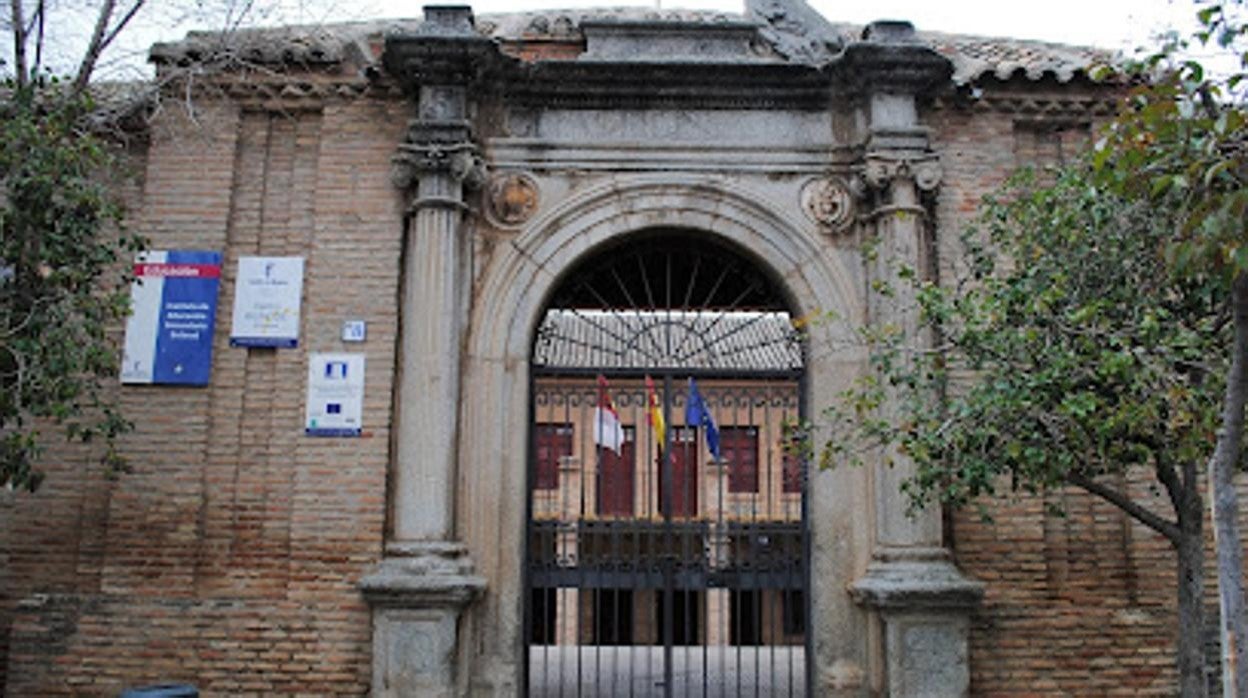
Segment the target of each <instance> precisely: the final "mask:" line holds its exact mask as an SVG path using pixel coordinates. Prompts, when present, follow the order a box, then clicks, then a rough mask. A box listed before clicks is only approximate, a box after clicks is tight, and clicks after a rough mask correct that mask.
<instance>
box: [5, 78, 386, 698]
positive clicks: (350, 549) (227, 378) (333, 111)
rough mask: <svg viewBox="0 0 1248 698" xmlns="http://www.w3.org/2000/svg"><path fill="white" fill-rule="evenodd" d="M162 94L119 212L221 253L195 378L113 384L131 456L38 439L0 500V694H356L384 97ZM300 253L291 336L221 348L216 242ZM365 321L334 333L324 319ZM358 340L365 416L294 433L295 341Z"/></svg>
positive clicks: (364, 648)
mask: <svg viewBox="0 0 1248 698" xmlns="http://www.w3.org/2000/svg"><path fill="white" fill-rule="evenodd" d="M196 107H197V110H198V113H197V114H196V119H195V120H194V122H192V121H190V120H188V119H186V118H184V117H183V115H181V114H179V113H178V111H177V109H176V108H170V109H168V110H167V111H166V112H165V113H164V114H163V116H162V119H161V121H160V122H158V123H157V124H156V128H155V129H154V131H153V134H154V135H153V139H152V142H151V144H150V146H149V150H148V152H147V157H146V162H145V168H142V169H141V170H140V174H141V178H140V184H139V185H137V188H136V191H134V192H132V197H131V198H132V199H133V200H134V201H133V205H132V210H133V211H134V215H133V216H132V217H131V219H130V220H131V225H132V226H133V227H134V228H136V229H137V230H138V231H139V232H142V233H144V234H145V235H147V236H149V237H150V238H151V241H152V246H153V248H154V249H184V248H199V249H214V250H220V251H223V252H224V253H225V262H224V269H223V278H222V284H221V294H220V297H219V308H218V314H217V326H216V336H215V344H214V361H213V374H212V382H211V385H209V386H208V387H205V388H174V387H161V386H153V387H138V386H127V387H125V388H122V387H120V386H118V387H117V388H116V389H117V390H119V391H120V393H121V395H122V401H123V405H124V408H125V413H126V415H127V416H128V417H129V418H131V419H132V420H133V421H134V422H135V423H136V425H137V429H136V431H135V432H134V433H133V434H131V435H130V436H129V437H127V439H126V443H125V452H126V454H127V456H128V457H129V459H130V463H131V464H132V466H133V472H132V473H129V474H126V475H123V476H122V477H121V478H120V479H119V480H117V481H115V482H109V481H107V480H105V479H104V478H103V476H102V473H101V472H100V470H99V467H98V466H97V465H96V464H95V461H94V456H93V455H92V454H91V453H90V452H88V451H86V450H85V449H81V448H77V447H64V448H58V449H55V450H54V451H53V452H52V453H51V454H50V456H49V458H47V459H46V463H45V468H46V471H47V474H48V477H47V480H46V481H45V482H44V484H43V487H42V488H41V489H40V491H39V492H38V493H36V494H34V495H25V494H22V495H13V494H10V495H7V498H6V499H5V500H4V501H3V502H0V560H2V561H3V562H4V570H5V573H4V575H3V576H2V577H0V636H2V637H5V638H7V639H8V651H7V652H6V654H7V656H8V664H7V671H6V676H5V677H4V680H5V682H6V692H7V694H8V695H13V696H26V695H55V694H66V695H68V694H74V695H115V694H116V692H117V691H118V690H120V689H121V688H122V687H125V686H133V685H139V684H144V683H151V682H160V681H186V682H191V683H196V684H197V685H199V686H200V688H201V689H204V690H206V692H207V693H208V694H210V695H212V694H215V695H246V694H251V695H275V694H295V693H305V694H315V695H329V694H332V695H344V694H347V695H349V694H363V693H366V692H367V689H368V683H369V675H370V674H369V672H370V661H369V658H370V656H371V651H370V647H369V641H370V624H369V613H368V608H367V606H366V605H365V604H364V602H363V600H362V599H361V597H360V595H359V593H358V591H357V590H356V588H355V584H356V581H357V580H358V579H359V578H360V576H361V575H362V574H364V573H365V571H366V570H367V569H368V568H369V567H370V566H371V565H372V564H374V563H375V562H376V561H377V560H378V559H379V557H380V554H381V542H382V540H383V527H384V525H385V521H384V517H385V511H386V502H385V492H386V486H385V482H386V465H387V461H388V451H389V428H390V407H391V391H390V386H391V383H392V371H393V366H394V345H395V338H396V333H397V326H398V317H397V292H398V291H397V284H398V279H399V258H400V252H401V238H402V228H401V223H400V221H401V220H402V213H401V208H400V207H401V204H402V202H401V200H400V197H399V195H398V193H397V192H396V191H395V190H394V188H393V186H392V185H391V184H390V182H389V159H390V156H391V154H392V153H393V149H394V146H395V144H396V143H398V142H399V140H400V138H401V129H402V127H403V125H404V123H405V118H406V114H407V109H408V107H407V105H406V104H405V103H404V102H403V101H402V100H401V99H398V98H395V99H391V98H389V97H385V96H383V98H380V99H358V100H355V99H330V100H326V101H322V102H312V103H303V102H296V103H291V104H276V105H275V104H272V103H266V104H257V105H255V106H254V107H251V106H248V105H247V103H246V102H243V103H242V106H240V105H239V104H237V103H233V104H218V103H212V102H205V103H200V104H197V105H196ZM254 254H265V255H301V256H303V257H305V260H306V271H305V282H304V305H303V317H302V326H301V341H300V347H299V348H298V349H294V350H285V349H282V350H273V349H236V348H231V347H229V346H228V334H229V329H230V309H231V307H232V303H233V287H234V274H235V267H236V263H237V259H238V257H240V256H243V255H254ZM348 318H359V319H365V320H367V321H368V324H369V325H368V341H367V342H366V343H365V344H363V345H349V346H348V345H343V344H342V343H341V342H340V341H339V331H340V326H341V322H342V321H343V320H345V319H348ZM335 350H337V351H344V350H346V351H363V352H365V353H366V354H367V362H368V364H367V385H366V399H365V408H364V427H365V434H364V437H363V438H360V439H312V438H306V437H304V436H303V409H304V384H305V376H306V371H307V364H306V361H307V354H308V352H309V351H335Z"/></svg>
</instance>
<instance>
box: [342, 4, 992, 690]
mask: <svg viewBox="0 0 1248 698" xmlns="http://www.w3.org/2000/svg"><path fill="white" fill-rule="evenodd" d="M428 13H429V14H428V18H427V21H426V23H425V25H422V26H423V28H422V30H421V31H420V32H418V33H414V34H410V35H394V36H391V37H390V38H389V39H388V40H387V48H386V53H385V56H386V58H385V60H386V66H387V69H388V70H389V71H390V72H391V73H392V74H394V75H398V76H402V78H401V82H402V83H403V85H404V87H405V89H407V90H408V92H409V93H410V94H412V95H413V96H415V97H416V99H417V105H416V106H417V108H416V118H414V119H413V120H412V121H411V122H410V123H409V125H408V128H407V130H406V138H405V140H404V142H403V143H402V144H401V145H400V147H399V152H398V154H397V155H396V156H395V157H394V165H395V172H394V174H395V182H396V183H397V184H398V185H399V186H400V187H402V188H403V190H404V191H407V192H410V193H411V198H410V200H409V202H408V204H407V206H406V208H405V211H406V217H405V252H404V258H403V296H402V327H401V333H400V334H401V336H400V340H399V343H398V346H399V351H400V357H399V374H398V380H397V386H396V389H395V406H396V407H395V414H396V419H395V426H394V445H393V449H392V462H393V466H392V470H391V476H390V479H389V497H390V500H391V512H392V514H391V517H390V533H389V537H388V540H387V542H386V548H385V558H384V559H383V560H382V561H381V563H380V564H379V565H378V567H377V569H376V571H375V572H374V573H372V574H370V575H368V576H366V577H365V578H364V579H363V580H362V581H361V588H362V589H363V591H364V594H365V597H366V599H367V600H368V601H369V602H370V603H371V604H372V608H373V625H372V627H373V640H372V649H373V690H374V693H375V694H376V695H379V696H407V695H421V696H426V695H428V696H452V695H473V696H515V695H523V694H526V693H527V694H529V695H532V696H547V695H561V694H562V695H577V694H578V693H579V694H580V695H587V694H588V695H604V696H605V695H634V696H637V695H643V696H645V695H649V696H665V695H681V696H685V695H688V696H692V695H747V694H749V695H754V694H758V695H803V694H805V695H820V696H831V697H833V698H839V697H842V696H843V697H850V696H854V697H857V696H866V695H878V694H881V693H882V692H885V691H886V692H888V693H889V694H891V695H894V696H920V695H951V696H953V695H961V694H962V693H964V692H965V690H966V685H967V671H966V651H967V650H966V636H967V609H968V608H970V607H971V606H973V605H974V603H975V601H976V600H977V599H978V596H979V593H980V590H979V587H978V586H976V585H975V584H973V583H970V582H968V581H967V580H965V579H964V578H963V577H962V576H961V575H960V573H958V572H957V570H956V569H955V568H954V567H953V566H952V565H951V564H950V562H949V558H948V553H947V551H946V550H944V549H943V548H942V547H941V530H940V520H939V517H938V515H937V513H936V512H930V511H929V512H921V513H920V515H919V516H917V517H910V516H908V515H907V512H906V502H905V501H904V499H903V498H902V497H901V495H900V493H899V490H898V484H899V482H900V479H901V478H903V477H904V476H905V470H904V468H895V469H892V470H886V469H882V468H862V469H853V468H842V469H838V470H833V471H824V472H818V473H806V476H805V477H803V475H802V472H803V471H802V465H801V462H800V460H797V459H794V458H792V457H787V458H786V454H787V453H788V452H789V446H790V445H791V444H790V443H789V441H790V439H789V436H790V435H789V433H788V432H787V431H786V425H789V424H792V423H793V422H795V421H797V420H799V419H800V418H801V416H802V414H803V409H804V408H806V407H807V406H810V407H814V408H817V407H819V406H822V405H827V404H830V403H831V402H832V401H833V400H835V399H836V395H837V394H838V392H839V391H840V390H841V389H842V388H843V387H844V386H845V385H846V384H847V383H848V382H849V381H851V380H852V379H853V377H854V376H856V375H859V374H860V373H861V371H862V370H863V369H864V367H865V364H866V357H865V355H864V352H863V350H862V348H861V347H860V346H856V345H855V343H854V342H852V341H849V338H848V337H846V336H842V335H838V325H836V324H834V323H827V322H817V323H811V324H809V325H806V326H804V327H803V330H804V331H805V332H806V333H807V335H808V336H807V337H806V338H805V343H804V344H803V343H802V342H801V341H799V340H798V338H797V335H796V333H795V331H794V327H793V323H794V318H806V317H808V316H811V317H813V316H818V315H820V314H825V313H826V314H828V315H829V316H834V317H838V318H844V319H848V320H849V323H848V324H849V325H856V324H859V323H862V322H888V323H895V324H896V323H902V324H904V323H905V322H907V321H908V320H907V318H906V316H905V315H904V313H899V312H897V310H896V308H895V307H889V306H879V307H874V306H873V307H871V308H870V309H868V307H867V294H866V293H865V289H866V288H867V287H868V285H869V284H870V283H872V282H874V281H877V280H886V279H881V278H880V275H885V274H890V273H895V270H890V269H887V268H884V267H878V268H876V267H871V266H868V265H864V264H863V258H862V256H861V254H860V251H859V250H858V249H857V245H856V240H858V239H861V238H859V237H858V236H860V235H862V236H865V235H871V236H875V237H876V238H877V239H878V241H879V245H882V246H885V247H887V248H888V249H889V250H890V251H892V252H893V253H895V254H897V255H903V256H905V258H907V259H912V260H913V262H914V264H913V265H912V266H913V267H915V268H924V267H923V260H922V255H923V249H924V248H923V240H924V238H925V236H926V234H927V232H926V228H925V223H924V221H925V216H926V209H925V208H924V202H923V201H921V200H920V194H921V192H930V191H931V190H933V189H934V188H935V187H936V186H937V184H938V183H939V180H940V169H939V167H938V166H937V164H936V162H935V158H934V156H932V155H931V154H930V152H929V149H928V145H927V141H926V132H925V131H924V130H923V129H921V128H919V127H918V126H917V124H916V123H915V117H916V112H915V107H914V101H913V95H911V94H910V93H909V92H906V91H905V90H908V89H912V88H914V86H915V85H917V84H918V83H913V82H906V81H912V80H913V79H914V76H915V75H919V74H920V73H921V74H922V75H924V76H927V75H928V74H929V73H930V74H931V75H935V74H937V73H938V72H939V71H940V70H943V67H942V66H945V65H946V63H945V62H944V59H941V58H939V57H938V56H935V54H933V53H931V52H930V50H928V49H925V48H920V47H917V46H914V45H913V44H911V43H909V42H908V39H906V38H905V37H904V36H901V35H898V37H897V41H895V42H891V41H892V40H891V39H889V37H890V36H892V35H891V34H888V33H887V32H885V33H883V34H881V35H880V36H881V37H882V39H883V40H882V41H881V42H878V43H877V44H871V45H870V46H867V47H865V48H864V49H863V50H864V51H867V53H864V54H862V55H861V56H857V54H856V58H855V60H858V59H860V58H861V59H863V60H865V58H866V57H868V56H867V54H870V56H874V57H875V58H878V59H880V60H881V61H884V59H888V60H892V59H893V58H895V57H896V56H897V55H899V54H905V55H907V56H910V57H912V58H913V59H914V60H915V61H918V62H919V63H921V64H922V65H925V66H927V67H926V68H924V70H923V71H920V73H911V72H906V73H904V74H901V73H898V74H896V75H894V74H892V73H887V74H885V73H882V74H880V75H879V76H877V77H878V80H876V81H875V82H872V83H870V84H871V85H872V88H871V89H872V90H877V91H878V94H877V92H870V94H869V95H866V96H863V95H855V96H853V97H852V99H851V98H850V97H849V96H846V97H845V99H844V100H843V101H842V102H838V103H837V104H838V106H836V109H835V110H834V111H836V110H841V111H836V113H832V112H825V111H821V110H820V109H821V108H820V109H816V108H815V105H816V104H826V102H824V101H820V100H814V101H804V100H807V99H808V97H809V96H810V95H811V94H812V93H810V92H809V91H808V90H807V88H808V87H809V85H808V84H807V82H806V81H807V80H808V79H810V78H811V74H808V73H807V72H806V71H805V70H804V69H798V70H788V69H782V70H780V71H775V70H772V69H771V68H770V67H767V66H763V65H754V63H755V62H757V61H756V59H757V57H756V56H753V54H749V53H748V51H746V49H748V46H749V44H748V43H745V42H737V41H736V38H733V37H738V34H740V36H741V37H744V36H745V35H746V34H750V33H751V32H753V31H754V30H753V29H750V28H748V27H736V26H729V27H726V28H725V27H720V26H718V25H715V26H712V25H707V26H706V27H704V28H700V29H698V31H703V29H704V30H705V32H708V33H709V34H708V36H709V35H710V34H713V35H714V36H715V37H717V38H716V41H720V40H721V39H722V42H721V43H716V44H715V46H717V47H718V48H717V49H716V50H717V51H719V50H722V51H724V52H727V54H726V57H725V58H724V63H723V66H724V69H725V70H730V71H735V72H734V74H739V77H740V79H741V81H738V82H732V83H731V89H732V92H731V94H728V93H724V94H720V93H718V92H714V90H711V91H709V92H708V91H706V90H703V89H702V87H703V86H702V85H701V84H700V83H698V82H697V81H696V80H694V81H693V82H686V81H685V77H686V76H684V75H683V74H680V75H678V74H676V73H671V72H667V71H665V70H658V72H657V73H656V74H655V76H654V77H655V79H656V80H658V79H675V80H677V81H678V82H680V89H679V90H675V91H674V90H668V89H660V88H659V87H656V88H655V89H654V90H651V89H650V88H649V87H648V86H639V87H638V89H639V90H641V92H639V93H638V95H637V96H636V98H637V99H638V100H641V101H640V102H638V103H639V104H645V105H647V106H646V108H645V109H643V110H641V111H638V112H635V113H633V112H630V113H629V115H628V116H627V118H625V117H623V116H622V117H621V119H620V120H619V121H618V122H611V127H610V128H609V129H603V128H599V127H600V126H602V122H601V119H603V118H605V117H604V116H603V114H602V112H601V111H600V108H601V107H602V106H603V104H604V103H601V102H599V101H595V100H597V99H598V96H600V95H599V93H598V92H597V91H595V90H598V89H599V88H603V87H605V86H609V85H614V84H615V83H614V80H616V78H617V77H618V73H616V72H611V71H607V72H602V69H603V67H604V66H610V65H615V64H614V63H611V62H610V61H606V62H599V61H574V63H576V64H577V65H576V66H575V70H574V71H573V73H572V74H569V75H562V74H554V73H552V74H550V75H546V74H545V73H541V72H540V71H539V72H538V73H533V74H530V75H529V77H528V78H526V79H527V80H529V82H523V83H516V85H514V87H515V89H517V90H521V92H517V93H516V94H515V95H513V96H515V97H516V99H517V100H518V101H517V103H516V105H514V106H515V108H514V109H511V110H510V111H507V117H506V121H507V124H508V126H507V129H508V130H507V132H506V133H505V134H504V133H499V134H496V135H494V136H490V137H488V138H487V139H486V140H484V141H483V142H482V143H478V142H477V141H475V140H474V135H473V127H472V124H471V123H470V119H469V117H470V116H471V115H472V113H473V112H472V110H471V109H470V105H471V102H472V100H471V99H470V98H471V97H474V96H475V97H480V96H481V95H483V94H486V93H478V92H473V91H471V90H470V86H471V85H475V84H476V83H473V82H472V81H473V80H476V79H478V78H487V77H488V76H489V75H490V72H489V71H490V70H492V69H493V68H492V67H491V66H493V67H494V68H497V67H499V65H502V64H500V63H497V61H502V60H504V59H502V58H501V57H500V55H499V54H498V53H497V50H498V49H497V46H496V45H495V44H494V43H492V42H491V41H489V40H488V39H486V38H484V37H482V36H481V35H480V34H478V33H477V32H476V31H475V30H474V29H473V26H472V18H471V14H470V13H469V12H468V11H467V10H466V9H465V8H454V7H444V8H430V9H429V10H428ZM641 28H642V29H644V30H645V31H647V32H649V31H653V32H658V34H656V36H655V38H654V40H655V41H657V42H658V43H657V44H652V43H643V44H638V46H637V50H644V51H651V50H654V46H666V45H668V44H666V43H664V42H669V40H671V39H673V38H674V37H673V36H672V35H670V32H669V30H673V31H678V32H683V31H686V30H689V28H688V27H686V25H684V24H674V25H670V26H668V25H662V26H659V25H655V26H651V25H645V27H641ZM894 29H897V28H895V27H891V25H889V26H887V27H883V29H882V30H881V31H883V30H888V31H893V30H894ZM636 30H638V27H637V26H634V25H632V24H627V23H624V24H604V25H601V26H598V25H595V27H594V28H593V31H594V32H601V33H602V34H601V36H599V34H594V36H596V37H598V38H596V39H593V41H592V42H591V46H590V48H589V53H591V54H592V53H594V51H595V50H597V49H595V48H593V47H594V46H600V47H601V48H602V50H603V51H611V50H616V49H614V48H611V47H613V46H616V44H615V43H612V42H616V41H625V42H629V41H633V38H630V37H634V34H633V33H632V32H635V31H636ZM724 32H726V34H725V33H724ZM599 39H601V41H600V40H599ZM890 42H891V43H890ZM630 45H631V44H630ZM679 46H685V44H679ZM742 51H746V52H745V53H742ZM872 52H874V53H872ZM728 54H730V55H728ZM738 54H740V55H738ZM877 54H878V55H877ZM629 55H630V56H631V54H629ZM875 58H872V60H875ZM757 60H762V59H757ZM908 60H909V59H908ZM763 62H764V63H765V62H766V61H765V60H763ZM868 62H869V61H868ZM884 63H887V61H884ZM704 64H705V62H704V61H701V62H699V63H698V65H704ZM645 65H649V64H648V63H646V64H645ZM655 65H656V66H660V67H661V64H660V63H656V64H655ZM855 65H856V64H855ZM751 66H752V67H751ZM756 68H757V70H756ZM500 69H501V68H500ZM924 71H927V72H924ZM855 75H859V77H861V75H860V73H855ZM903 78H904V80H903V81H902V82H895V79H898V80H900V79H903ZM690 79H691V80H692V79H693V78H692V77H691V76H690ZM923 79H927V78H923ZM777 80H780V82H777ZM785 80H787V81H788V82H785ZM890 80H893V81H894V82H889V81H890ZM569 81H571V83H575V84H581V83H578V82H576V81H581V82H583V83H584V86H585V88H586V89H585V91H584V92H578V91H576V90H573V89H571V88H570V87H569V85H570V84H571V83H570V82H569ZM894 83H895V84H894ZM725 84H728V83H725ZM835 84H836V85H840V84H841V83H835ZM639 85H640V83H639ZM764 88H765V89H764ZM903 88H904V89H903ZM529 89H534V90H539V91H540V90H553V92H550V93H549V94H546V93H542V94H543V95H545V96H544V97H542V99H539V100H536V101H531V100H530V97H532V95H530V94H529V93H527V92H523V90H529ZM612 89H614V88H612ZM899 90H900V92H899ZM522 93H523V94H522ZM509 94H510V93H509ZM677 94H679V95H683V96H681V97H680V100H681V101H680V105H681V106H679V108H676V107H675V106H674V103H672V102H670V101H668V100H670V99H673V98H674V97H673V95H677ZM777 95H781V96H783V97H784V99H785V100H789V101H786V102H783V104H788V105H790V106H792V107H794V108H793V109H786V110H781V109H778V108H777V107H778V106H779V105H780V104H781V102H777V101H775V100H776V99H777V98H778V97H777ZM821 99H822V98H821ZM628 104H633V102H628ZM854 110H862V111H863V112H864V114H862V115H859V116H852V114H851V112H853V111H854ZM841 112H843V113H841ZM477 114H478V116H482V115H483V114H484V113H483V112H477ZM764 115H765V116H766V118H767V119H768V120H769V121H768V122H767V123H768V124H771V125H770V126H768V127H767V128H753V127H752V126H751V125H753V126H759V125H760V124H761V123H762V122H761V121H757V120H758V119H760V118H762V117H763V116H764ZM851 117H852V118H851ZM483 118H484V117H483ZM776 118H782V119H784V120H785V121H784V127H783V128H777V127H775V126H774V121H773V120H774V119H776ZM864 118H865V119H867V121H863V119H864ZM852 123H870V124H871V129H872V130H870V131H869V133H866V134H865V135H864V136H863V137H864V138H865V137H866V136H869V137H870V140H868V141H865V142H866V143H867V147H865V148H864V147H862V146H861V145H860V142H859V141H854V142H851V141H849V140H843V139H845V138H848V136H849V135H852V134H846V133H842V132H841V131H840V130H838V129H839V126H838V125H844V124H852ZM877 136H878V137H877ZM885 136H887V138H886V137H885ZM604 138H607V139H616V140H604ZM854 138H858V136H854ZM855 143H859V144H855ZM478 206H479V207H480V208H477V207H478ZM478 214H479V215H478ZM897 307H904V304H899V305H898V306H897ZM839 331H842V332H843V331H844V329H841V330H839ZM600 376H601V378H602V381H601V382H600V381H599V377H600ZM647 377H648V378H649V379H650V381H649V383H651V384H652V385H653V387H652V388H651V387H649V386H648V385H647V380H646V379H647ZM690 378H693V379H695V380H696V381H697V386H698V392H699V394H700V395H701V397H702V402H703V403H704V408H705V409H703V410H702V411H701V412H700V413H699V412H698V411H696V410H695V412H694V414H693V415H689V414H688V413H687V411H686V408H687V407H688V406H689V403H690V398H691V394H692V392H693V390H692V384H691V382H690V380H689V379H690ZM609 407H614V408H615V412H614V414H611V410H610V409H608V408H609ZM608 414H611V417H610V418H608V416H607V415H608ZM703 415H706V417H707V419H703ZM660 422H662V424H663V426H662V427H661V428H660V426H659V423H660ZM711 422H714V424H715V428H716V430H717V431H718V436H719V439H718V443H717V444H713V445H712V444H709V443H708V442H707V439H706V436H707V432H708V430H709V427H710V423H711ZM595 431H596V432H597V434H596V435H595Z"/></svg>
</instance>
